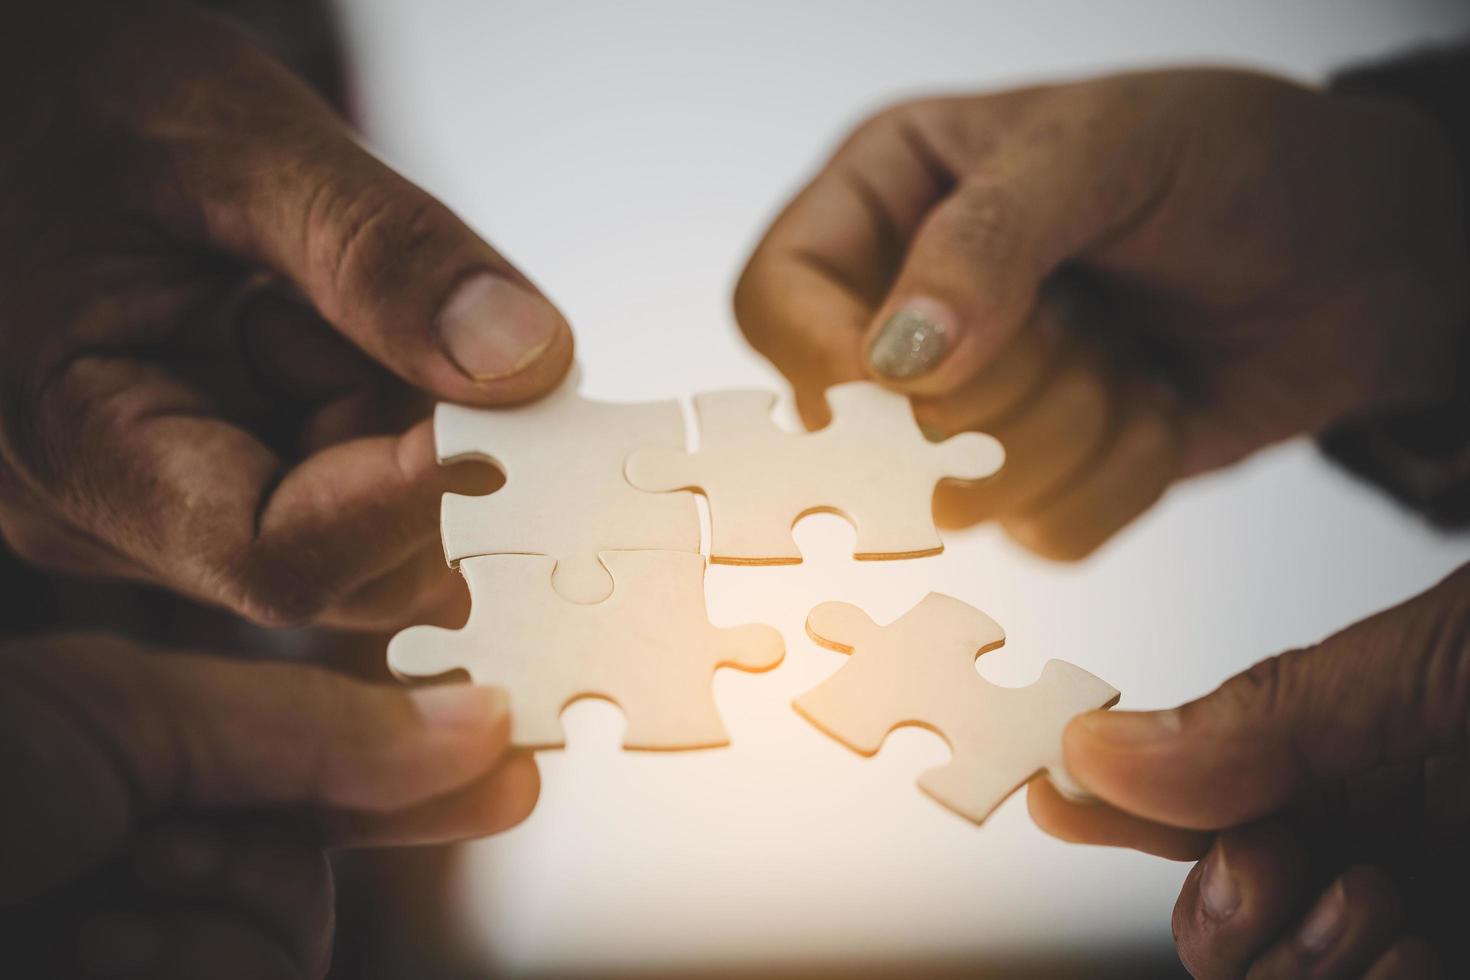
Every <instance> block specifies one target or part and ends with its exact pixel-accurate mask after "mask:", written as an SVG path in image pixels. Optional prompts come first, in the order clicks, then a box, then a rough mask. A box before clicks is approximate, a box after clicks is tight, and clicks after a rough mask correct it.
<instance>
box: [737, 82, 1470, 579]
mask: <svg viewBox="0 0 1470 980" xmlns="http://www.w3.org/2000/svg"><path fill="white" fill-rule="evenodd" d="M1441 143H1442V140H1441V138H1440V135H1439V133H1438V132H1437V131H1436V130H1435V128H1434V127H1433V125H1432V124H1431V123H1430V122H1429V120H1428V119H1427V117H1421V116H1420V115H1419V114H1418V110H1416V109H1413V108H1410V107H1407V106H1401V105H1399V104H1396V103H1392V102H1386V101H1380V100H1374V99H1367V98H1350V97H1345V96H1336V95H1328V94H1323V93H1320V92H1316V91H1311V90H1308V89H1304V88H1300V87H1298V86H1295V85H1292V84H1288V83H1286V82H1282V81H1277V80H1273V79H1270V78H1266V77H1262V76H1257V75H1250V74H1245V73H1239V72H1228V71H1161V72H1152V73H1145V74H1131V75H1120V76H1114V77H1106V78H1100V79H1097V80H1094V81H1086V82H1081V83H1077V84H1066V85H1056V86H1048V87H1040V88H1030V89H1023V90H1019V91H1012V92H1003V93H999V94H994V95H982V96H976V97H969V98H944V99H926V100H921V101H916V102H910V103H905V104H902V105H898V106H895V107H893V108H890V109H887V110H885V111H883V112H881V113H879V114H878V115H876V116H874V117H873V118H872V119H870V120H869V121H868V122H866V123H864V124H863V125H862V126H860V127H859V128H858V129H857V130H856V131H855V132H854V133H853V134H852V135H851V136H850V137H849V138H848V139H847V141H846V142H845V143H844V144H843V145H842V147H841V148H840V149H839V150H838V151H837V153H836V154H835V155H834V156H833V158H832V159H831V160H830V161H829V162H828V163H827V165H826V166H825V167H824V169H823V170H822V171H821V173H820V174H819V175H818V176H817V177H816V179H815V180H813V181H812V183H811V184H810V185H809V186H807V188H806V189H805V190H803V191H802V192H801V193H800V194H799V195H798V196H797V197H796V199H795V200H794V201H792V202H791V204H790V205H788V206H787V208H786V210H785V212H784V213H783V214H782V215H781V216H780V218H778V219H777V220H776V222H775V224H774V225H773V226H772V227H771V229H770V231H769V232H768V233H767V234H766V237H765V239H764V240H763V241H762V242H761V244H760V246H759V247H758V248H757V250H756V252H755V254H754V256H753V257H752V258H751V260H750V264H749V267H748V268H747V269H746V271H745V274H744V276H743V278H742V279H741V281H740V284H739V286H738V288H737V290H736V295H735V308H736V315H737V317H738V319H739V321H740V325H741V327H742V329H743V330H744V331H745V333H746V335H747V337H748V338H749V339H750V341H751V342H752V343H753V344H754V345H755V347H756V348H757V349H759V350H760V351H761V352H762V353H764V354H765V355H766V356H767V357H769V358H770V359H771V360H772V361H773V362H775V364H776V366H777V367H778V368H780V369H781V371H782V372H783V373H784V374H785V375H786V376H787V377H788V378H789V379H790V381H791V383H792V384H793V386H794V387H795V389H796V392H797V397H798V407H799V408H800V409H801V411H802V415H803V417H804V419H805V420H806V422H807V424H809V425H820V424H823V423H825V421H826V408H825V406H824V405H823V403H822V400H821V398H820V392H821V391H822V389H823V388H825V387H826V386H828V385H830V384H832V383H834V382H838V381H844V380H849V379H852V378H858V377H862V376H871V377H874V378H876V379H877V380H879V381H882V382H884V383H886V384H889V385H891V386H892V387H895V388H897V389H898V390H900V391H904V392H907V393H909V394H911V395H912V396H913V398H914V400H915V407H916V411H917V413H918V415H919V418H920V419H921V421H924V422H926V423H927V424H929V425H930V426H932V427H933V428H935V429H937V430H940V431H942V432H956V431H961V430H965V429H984V430H986V431H989V432H992V433H993V434H995V435H996V436H997V437H998V438H999V439H1000V440H1001V441H1002V442H1003V443H1004V444H1005V446H1006V450H1007V463H1006V467H1005V469H1004V471H1002V472H1001V473H1000V474H998V475H997V477H996V478H995V479H994V480H992V481H990V482H989V483H988V484H986V485H983V486H982V487H980V488H979V489H970V490H960V489H953V488H951V489H943V490H941V494H940V496H939V499H938V501H937V505H938V510H939V516H940V517H941V519H942V520H943V521H944V522H945V523H949V524H957V523H960V524H962V523H970V522H973V521H977V520H981V519H987V518H993V519H997V520H998V521H999V522H1000V523H1001V524H1002V525H1003V526H1004V527H1005V528H1006V529H1007V530H1008V531H1009V532H1010V533H1011V535H1012V536H1013V537H1015V538H1016V539H1017V540H1019V541H1020V542H1021V543H1023V544H1025V545H1027V546H1029V547H1031V548H1032V549H1034V550H1036V551H1038V552H1040V553H1042V554H1045V555H1049V556H1052V557H1057V558H1074V557H1080V556H1081V555H1083V554H1086V553H1087V552H1089V551H1090V550H1091V549H1093V548H1095V547H1096V546H1097V545H1098V544H1099V543H1101V542H1102V541H1103V540H1104V539H1106V538H1107V537H1108V536H1109V535H1111V534H1112V533H1113V532H1115V531H1116V530H1118V529H1119V528H1120V527H1122V526H1123V525H1125V524H1126V523H1128V522H1129V521H1130V520H1131V519H1132V518H1133V517H1135V516H1136V515H1138V514H1139V513H1141V512H1142V511H1143V510H1145V509H1146V508H1147V507H1148V506H1150V505H1151V504H1152V503H1153V501H1154V500H1155V499H1157V497H1158V496H1159V494H1160V493H1162V492H1163V490H1164V488H1165V487H1167V486H1168V485H1169V484H1170V483H1171V482H1172V481H1174V480H1176V479H1179V478H1180V477H1183V476H1186V475H1189V474H1193V473H1197V472H1200V471H1202V470H1207V469H1210V468H1213V467H1218V466H1221V465H1224V464H1226V463H1229V462H1231V461H1233V460H1236V459H1238V458H1240V457H1241V456H1243V455H1245V454H1247V453H1249V452H1251V451H1252V450H1254V449H1256V448H1259V447H1261V446H1263V445H1265V444H1267V443H1270V442H1273V441H1276V440H1279V439H1282V438H1285V437H1288V436H1291V435H1295V434H1298V433H1303V432H1317V431H1319V430H1321V429H1323V428H1324V427H1326V426H1327V425H1329V424H1330V423H1332V422H1333V421H1335V420H1339V419H1342V418H1344V417H1345V416H1350V415H1352V414H1354V413H1360V412H1370V411H1375V410H1378V409H1383V408H1388V407H1391V406H1396V405H1400V404H1405V405H1407V404H1410V403H1413V402H1415V401H1418V400H1425V401H1432V400H1434V399H1435V398H1436V397H1438V396H1439V395H1440V394H1441V393H1442V391H1443V390H1444V388H1445V386H1446V385H1448V384H1449V383H1450V380H1451V379H1450V377H1449V365H1450V364H1451V363H1452V362H1453V361H1454V358H1452V357H1449V356H1447V351H1448V350H1449V346H1450V345H1451V344H1452V343H1454V342H1455V341H1454V340H1453V337H1454V335H1455V333H1456V330H1457V328H1459V327H1460V326H1461V325H1462V323H1463V322H1464V317H1465V315H1466V298H1465V286H1464V280H1463V272H1464V269H1465V268H1466V266H1467V263H1470V258H1467V257H1466V255H1465V250H1464V246H1463V244H1462V242H1461V237H1460V234H1459V230H1458V227H1457V218H1458V212H1457V208H1456V206H1455V200H1456V197H1455V194H1454V192H1453V182H1452V171H1451V166H1450V163H1449V159H1448V155H1447V152H1446V150H1445V149H1444V147H1443V146H1442V145H1441Z"/></svg>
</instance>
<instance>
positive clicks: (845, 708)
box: [794, 592, 1118, 823]
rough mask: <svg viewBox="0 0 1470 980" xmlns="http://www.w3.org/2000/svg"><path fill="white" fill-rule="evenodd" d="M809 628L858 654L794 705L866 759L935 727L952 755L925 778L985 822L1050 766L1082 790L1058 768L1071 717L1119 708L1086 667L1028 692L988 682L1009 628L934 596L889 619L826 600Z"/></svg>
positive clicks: (1052, 674)
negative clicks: (917, 730)
mask: <svg viewBox="0 0 1470 980" xmlns="http://www.w3.org/2000/svg"><path fill="white" fill-rule="evenodd" d="M807 632H808V633H809V634H810V635H811V637H812V638H813V639H814V640H816V641H817V642H818V643H820V644H822V645H823V646H826V647H830V648H831V649H834V650H839V651H841V652H843V653H848V654H850V655H851V659H850V660H849V661H848V662H847V663H845V664H843V665H842V667H841V668H840V669H838V671H837V672H836V673H835V674H833V675H832V676H831V677H830V678H828V679H827V680H826V681H824V682H823V683H821V684H819V685H818V686H817V687H815V688H813V689H812V690H810V691H808V692H807V693H806V694H803V695H802V696H801V697H799V698H797V699H796V701H795V702H794V707H795V708H796V710H797V711H798V712H799V713H800V714H801V715H803V716H804V717H805V718H806V719H807V720H808V721H810V722H811V723H812V724H814V725H816V726H817V727H818V728H820V729H822V731H824V732H826V733H827V734H829V735H831V736H832V737H833V738H835V739H837V740H838V741H839V742H842V743H843V744H844V745H846V746H848V747H849V748H851V749H854V750H855V751H857V752H861V753H862V754H864V755H872V754H873V753H875V752H877V751H878V749H879V748H880V747H881V746H882V744H883V740H884V738H886V737H887V735H888V733H889V732H890V731H892V730H893V729H895V728H898V727H901V726H903V725H919V726H922V727H924V728H927V729H929V730H931V731H933V732H935V733H936V734H938V735H939V736H941V737H942V738H944V739H945V741H947V742H948V743H949V746H950V752H951V758H950V761H949V762H948V763H947V764H945V765H943V766H939V767H938V768H935V769H930V770H928V771H927V772H925V773H923V774H922V775H921V776H920V777H919V785H920V787H922V788H923V789H924V791H925V792H926V793H928V794H929V795H930V796H932V797H933V798H934V799H936V800H938V801H939V802H940V803H943V804H944V805H945V806H947V807H949V808H950V809H951V810H954V811H955V812H956V813H959V814H960V815H961V816H964V817H967V818H969V819H970V820H973V821H975V822H976V823H980V822H981V821H983V820H984V819H985V818H986V817H987V816H988V815H989V814H990V812H991V811H992V810H994V809H995V808H996V807H997V806H999V805H1000V803H1001V801H1003V800H1004V799H1005V798H1006V797H1007V796H1009V795H1010V794H1011V793H1012V792H1014V791H1015V790H1016V788H1017V787H1019V786H1021V785H1022V784H1023V783H1025V782H1026V781H1027V780H1028V779H1030V778H1031V777H1032V776H1034V775H1035V774H1036V773H1038V772H1042V771H1045V772H1046V774H1047V775H1048V776H1049V777H1050V778H1051V780H1052V782H1053V783H1055V784H1056V785H1057V788H1058V789H1059V790H1061V791H1062V792H1064V793H1066V794H1068V795H1070V796H1073V797H1077V796H1085V793H1084V792H1083V791H1082V790H1081V788H1080V787H1078V786H1077V784H1076V783H1075V782H1073V781H1072V779H1071V778H1070V777H1069V776H1067V774H1066V771H1065V769H1064V768H1063V766H1062V729H1064V728H1065V727H1066V725H1067V722H1068V721H1070V720H1071V719H1072V718H1073V717H1074V716H1075V715H1078V714H1080V713H1082V712H1084V711H1089V710H1092V709H1094V708H1107V707H1111V706H1112V705H1114V704H1116V703H1117V700H1118V692H1117V691H1116V690H1114V689H1113V688H1112V687H1110V686H1108V685H1107V684H1105V683H1104V682H1103V681H1101V680H1099V679H1098V678H1096V677H1094V676H1093V675H1092V674H1089V673H1088V672H1087V671H1085V670H1083V669H1082V668H1080V667H1076V666H1074V665H1072V664H1069V663H1065V662H1063V661H1060V660H1049V661H1047V663H1046V665H1045V667H1043V668H1042V671H1041V677H1040V679H1038V680H1037V681H1036V682H1035V683H1034V684H1031V685H1030V686H1029V687H1019V688H1006V687H1000V686H998V685H995V684H992V683H990V682H989V681H987V680H985V678H983V677H981V676H980V675H979V674H978V673H976V672H975V660H976V658H977V657H978V656H979V655H980V654H983V653H985V652H986V651H988V650H993V649H995V648H996V647H999V646H1001V645H1002V644H1003V643H1005V631H1004V630H1002V629H1001V628H1000V626H999V625H997V624H996V622H995V621H994V620H993V619H991V618H990V617H989V616H987V615H985V614H984V613H982V612H980V611H979V610H978V609H975V608H974V607H973V606H969V605H966V604H965V603H963V602H961V601H960V600H958V599H954V598H951V597H950V596H947V595H941V594H939V593H937V592H931V593H929V595H927V596H925V597H924V599H923V601H921V602H920V603H919V604H918V605H917V606H915V607H914V608H913V609H910V610H909V611H908V612H907V613H905V614H904V615H903V616H902V617H900V618H899V619H897V620H895V621H894V622H892V623H890V624H889V625H887V626H879V625H877V624H876V623H874V622H873V621H872V620H871V619H869V618H868V616H867V614H866V613H864V612H863V611H862V610H861V609H859V608H857V607H856V606H852V605H848V604H847V603H843V602H828V603H823V604H822V605H820V606H818V607H817V608H815V609H813V610H812V611H811V614H810V615H809V616H808V617H807Z"/></svg>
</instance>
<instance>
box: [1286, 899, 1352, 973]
mask: <svg viewBox="0 0 1470 980" xmlns="http://www.w3.org/2000/svg"><path fill="white" fill-rule="evenodd" d="M1346 907H1347V900H1346V897H1345V896H1344V895H1343V893H1342V882H1341V881H1335V882H1333V883H1332V887H1331V888H1329V889H1327V893H1326V894H1325V895H1323V896H1322V898H1321V899H1320V900H1319V901H1318V902H1317V904H1316V905H1315V906H1313V908H1312V911H1311V912H1310V913H1308V915H1307V920H1306V921H1305V922H1303V923H1302V928H1301V931H1300V932H1298V933H1297V934H1296V941H1297V944H1298V945H1299V946H1301V948H1302V949H1304V950H1306V951H1307V952H1308V953H1311V954H1312V955H1314V956H1320V955H1321V954H1323V953H1325V952H1327V950H1328V949H1330V948H1332V944H1333V943H1335V942H1337V937H1338V935H1339V934H1340V933H1341V932H1342V925H1343V913H1344V912H1345V910H1346Z"/></svg>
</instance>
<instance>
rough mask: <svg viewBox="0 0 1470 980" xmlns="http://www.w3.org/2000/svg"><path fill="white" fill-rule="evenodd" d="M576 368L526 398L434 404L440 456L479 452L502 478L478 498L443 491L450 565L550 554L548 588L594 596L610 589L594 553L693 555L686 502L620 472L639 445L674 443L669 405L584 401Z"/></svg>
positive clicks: (680, 433)
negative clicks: (650, 490)
mask: <svg viewBox="0 0 1470 980" xmlns="http://www.w3.org/2000/svg"><path fill="white" fill-rule="evenodd" d="M578 374H579V372H578V371H576V370H573V371H572V372H571V373H570V374H569V375H568V377H567V379H566V380H565V381H563V382H562V384H561V386H560V387H559V388H558V389H557V390H556V391H554V392H552V393H551V394H550V395H548V396H547V397H546V398H543V399H541V400H540V401H536V402H531V403H528V404H526V405H519V406H515V407H511V408H467V407H465V406H463V405H450V404H441V405H440V406H439V407H438V409H437V410H436V411H435V413H434V440H435V444H436V446H437V447H438V453H439V460H440V462H453V461H455V460H460V459H467V458H475V459H482V460H486V461H488V462H490V463H492V464H494V465H495V466H496V467H497V468H499V469H500V471H501V472H502V473H504V474H505V486H503V487H501V488H500V489H499V490H497V491H496V492H495V493H492V494H489V495H487V496H483V497H471V496H465V495H462V494H455V493H448V494H445V495H444V502H443V504H442V507H441V513H440V525H441V533H442V535H443V539H444V556H445V558H446V559H448V561H449V563H450V564H451V565H453V564H456V563H458V562H459V561H460V560H461V559H464V558H475V557H478V556H480V555H501V554H527V555H549V556H550V557H552V558H554V559H556V572H555V573H554V575H553V577H552V585H553V586H554V587H555V588H556V591H557V592H559V593H561V594H562V595H563V596H565V597H566V598H568V599H570V600H572V601H573V602H599V601H601V600H603V599H606V598H607V597H608V595H609V594H610V593H611V592H612V579H611V578H609V577H608V573H607V570H606V569H605V568H603V566H602V564H601V562H599V560H598V555H599V554H600V553H601V552H603V551H621V550H627V551H633V550H653V551H687V552H691V553H697V552H698V551H699V511H698V509H697V508H696V507H695V506H694V502H693V501H692V500H688V499H683V498H681V497H680V496H677V495H675V496H664V497H659V496H654V495H652V494H647V493H642V492H640V491H638V490H635V489H634V488H633V487H631V486H629V485H628V482H627V481H626V480H625V479H624V478H623V462H624V460H626V458H627V456H628V454H629V453H631V452H633V450H635V449H637V448H638V447H640V446H649V445H653V446H659V447H661V448H664V449H667V450H668V451H670V452H674V451H680V450H682V449H683V448H684V418H683V413H682V412H681V411H680V409H679V404H678V402H673V401H667V402H649V403H644V404H617V403H612V402H594V401H588V400H587V399H585V398H583V397H582V396H581V395H579V394H578V393H577V384H578Z"/></svg>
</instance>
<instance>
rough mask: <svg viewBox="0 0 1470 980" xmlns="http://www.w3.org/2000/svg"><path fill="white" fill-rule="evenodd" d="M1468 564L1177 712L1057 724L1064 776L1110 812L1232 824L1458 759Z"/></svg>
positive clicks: (1201, 826) (1466, 691) (1469, 601)
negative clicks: (1346, 783) (1322, 792)
mask: <svg viewBox="0 0 1470 980" xmlns="http://www.w3.org/2000/svg"><path fill="white" fill-rule="evenodd" d="M1467 638H1470V566H1466V567H1465V568H1463V569H1461V570H1460V571H1459V572H1457V573H1456V574H1454V575H1452V576H1450V577H1449V578H1448V579H1446V580H1445V581H1444V582H1441V583H1440V584H1439V585H1437V586H1436V587H1435V588H1433V589H1431V590H1430V591H1429V592H1426V593H1424V594H1423V595H1421V596H1418V597H1417V598H1415V599H1412V600H1410V601H1409V602H1407V603H1404V604H1403V605H1401V606H1398V607H1396V608H1393V609H1390V610H1387V611H1386V612H1383V613H1380V614H1378V615H1376V616H1374V617H1372V618H1370V619H1367V620H1364V621H1362V622H1360V623H1357V624H1355V625H1354V626H1351V627H1349V628H1348V629H1346V630H1344V631H1342V632H1341V633H1338V634H1336V635H1335V636H1332V637H1330V638H1328V639H1327V640H1324V641H1323V642H1322V643H1320V644H1318V645H1317V646H1315V647H1312V648H1309V649H1305V650H1295V651H1292V652H1290V653H1285V654H1282V655H1280V656H1277V657H1273V658H1271V659H1269V660H1265V661H1262V662H1261V663H1259V664H1256V665H1255V666H1254V667H1252V668H1251V669H1250V670H1248V671H1246V672H1245V673H1243V674H1240V675H1238V676H1236V677H1234V678H1232V679H1231V680H1229V681H1227V682H1226V683H1225V684H1223V685H1222V686H1221V687H1220V688H1219V689H1218V690H1216V691H1215V692H1214V693H1212V694H1209V695H1207V696H1206V697H1203V698H1201V699H1199V700H1197V701H1193V702H1191V703H1189V704H1186V705H1184V706H1183V707H1180V708H1175V709H1172V710H1169V711H1154V712H1093V713H1089V714H1087V715H1083V716H1081V717H1079V718H1076V719H1074V720H1073V722H1072V723H1071V725H1069V726H1068V728H1067V731H1066V734H1065V737H1064V740H1063V745H1064V751H1065V757H1066V763H1067V768H1068V771H1069V772H1070V773H1071V774H1072V776H1073V777H1074V778H1076V779H1077V780H1078V781H1079V782H1081V783H1082V784H1083V785H1084V786H1086V787H1087V788H1088V789H1089V790H1091V791H1092V792H1093V793H1095V794H1096V795H1097V796H1099V797H1101V798H1102V799H1104V800H1105V801H1107V802H1108V803H1111V804H1112V805H1113V806H1115V807H1117V808H1119V809H1121V810H1125V811H1127V812H1129V813H1133V814H1136V815H1138V816H1141V817H1144V818H1146V819H1149V820H1153V821H1156V822H1159V823H1165V824H1170V825H1173V826H1176V827H1187V828H1192V829H1198V830H1216V829H1221V828H1225V827H1234V826H1239V825H1241V824H1244V823H1247V822H1249V821H1252V820H1255V819H1257V818H1260V817H1263V816H1266V815H1267V814H1270V813H1273V812H1275V811H1277V810H1280V809H1282V808H1283V807H1285V806H1287V805H1288V804H1290V803H1291V802H1293V801H1294V800H1297V799H1299V798H1302V797H1304V796H1307V795H1309V794H1311V793H1312V792H1313V791H1314V790H1315V789H1317V788H1319V787H1323V786H1327V785H1329V784H1332V783H1335V782H1338V781H1340V780H1342V779H1343V778H1345V777H1349V776H1352V775H1354V774H1357V773H1363V772H1366V771H1369V770H1372V769H1377V768H1379V767H1380V766H1385V765H1391V764H1395V763H1404V762H1413V761H1417V760H1421V759H1423V758H1424V757H1426V756H1429V755H1433V754H1438V753H1442V752H1450V751H1458V747H1459V746H1460V745H1461V743H1462V740H1463V727H1464V719H1465V717H1466V713H1467V709H1470V680H1467V679H1470V642H1467Z"/></svg>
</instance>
